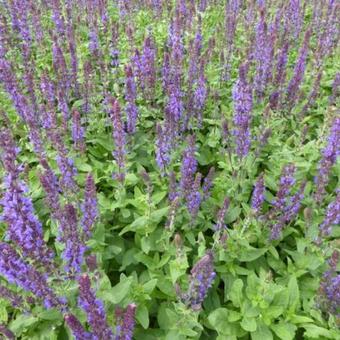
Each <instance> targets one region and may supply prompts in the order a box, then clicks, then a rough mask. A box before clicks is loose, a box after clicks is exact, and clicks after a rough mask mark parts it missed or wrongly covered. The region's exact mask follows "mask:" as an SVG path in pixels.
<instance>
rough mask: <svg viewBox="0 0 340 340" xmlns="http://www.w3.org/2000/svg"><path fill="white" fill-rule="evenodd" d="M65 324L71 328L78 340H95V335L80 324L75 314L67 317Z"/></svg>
mask: <svg viewBox="0 0 340 340" xmlns="http://www.w3.org/2000/svg"><path fill="white" fill-rule="evenodd" d="M65 322H66V323H67V325H68V326H69V327H70V329H71V331H72V334H73V336H74V337H75V339H76V340H87V339H88V340H92V339H93V334H92V333H89V332H87V331H86V330H85V329H84V327H83V326H82V324H81V323H80V321H79V320H78V319H77V318H76V317H75V316H74V315H73V314H67V315H65Z"/></svg>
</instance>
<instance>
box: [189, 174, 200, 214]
mask: <svg viewBox="0 0 340 340" xmlns="http://www.w3.org/2000/svg"><path fill="white" fill-rule="evenodd" d="M201 179H202V174H200V173H197V174H196V177H195V180H194V182H193V184H192V188H191V190H190V192H189V193H188V194H187V196H186V203H187V208H188V211H189V213H190V215H191V219H192V220H194V219H195V218H196V216H197V213H198V210H199V208H200V205H201V201H202V194H201V192H200V189H201Z"/></svg>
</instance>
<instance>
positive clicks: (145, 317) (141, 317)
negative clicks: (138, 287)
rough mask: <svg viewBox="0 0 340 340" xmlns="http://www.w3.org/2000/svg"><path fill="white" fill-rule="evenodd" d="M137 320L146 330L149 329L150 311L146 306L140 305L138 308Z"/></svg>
mask: <svg viewBox="0 0 340 340" xmlns="http://www.w3.org/2000/svg"><path fill="white" fill-rule="evenodd" d="M136 319H137V320H138V322H139V323H140V324H141V325H142V327H143V328H144V329H147V328H148V327H149V311H148V309H147V308H146V306H145V305H140V306H138V307H137V310H136Z"/></svg>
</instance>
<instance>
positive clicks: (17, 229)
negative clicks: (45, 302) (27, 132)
mask: <svg viewBox="0 0 340 340" xmlns="http://www.w3.org/2000/svg"><path fill="white" fill-rule="evenodd" d="M0 148H1V149H2V154H1V160H2V163H3V166H4V168H5V170H6V175H5V178H4V184H5V189H6V192H5V193H4V196H3V197H2V199H1V200H0V204H1V206H2V208H3V211H2V213H1V215H0V218H1V220H2V221H4V222H6V224H7V225H8V230H7V236H8V238H9V239H10V240H11V241H12V242H14V243H15V244H16V245H17V246H18V247H20V248H21V250H22V251H23V254H24V255H25V256H28V257H30V258H31V259H32V260H34V261H36V262H37V263H40V264H43V265H44V266H46V267H47V268H48V267H50V265H51V261H52V258H53V253H52V252H51V251H50V250H49V249H48V247H47V245H46V243H45V241H44V236H43V229H42V224H41V223H40V221H39V220H38V218H37V216H36V215H35V212H34V208H33V203H32V200H31V199H30V198H29V197H28V196H27V195H26V193H27V192H28V188H27V186H26V185H25V183H24V182H23V181H21V180H20V178H19V176H20V173H21V172H22V167H21V166H20V165H18V164H17V162H16V157H17V154H18V152H19V149H18V148H17V147H16V145H15V143H14V141H13V139H12V136H11V135H10V133H9V131H7V130H2V131H0Z"/></svg>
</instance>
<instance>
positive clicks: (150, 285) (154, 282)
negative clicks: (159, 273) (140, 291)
mask: <svg viewBox="0 0 340 340" xmlns="http://www.w3.org/2000/svg"><path fill="white" fill-rule="evenodd" d="M157 281H158V279H153V280H150V281H148V282H147V283H144V285H143V288H144V291H145V292H146V293H147V294H150V293H152V291H153V290H154V289H155V287H156V285H157Z"/></svg>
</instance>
